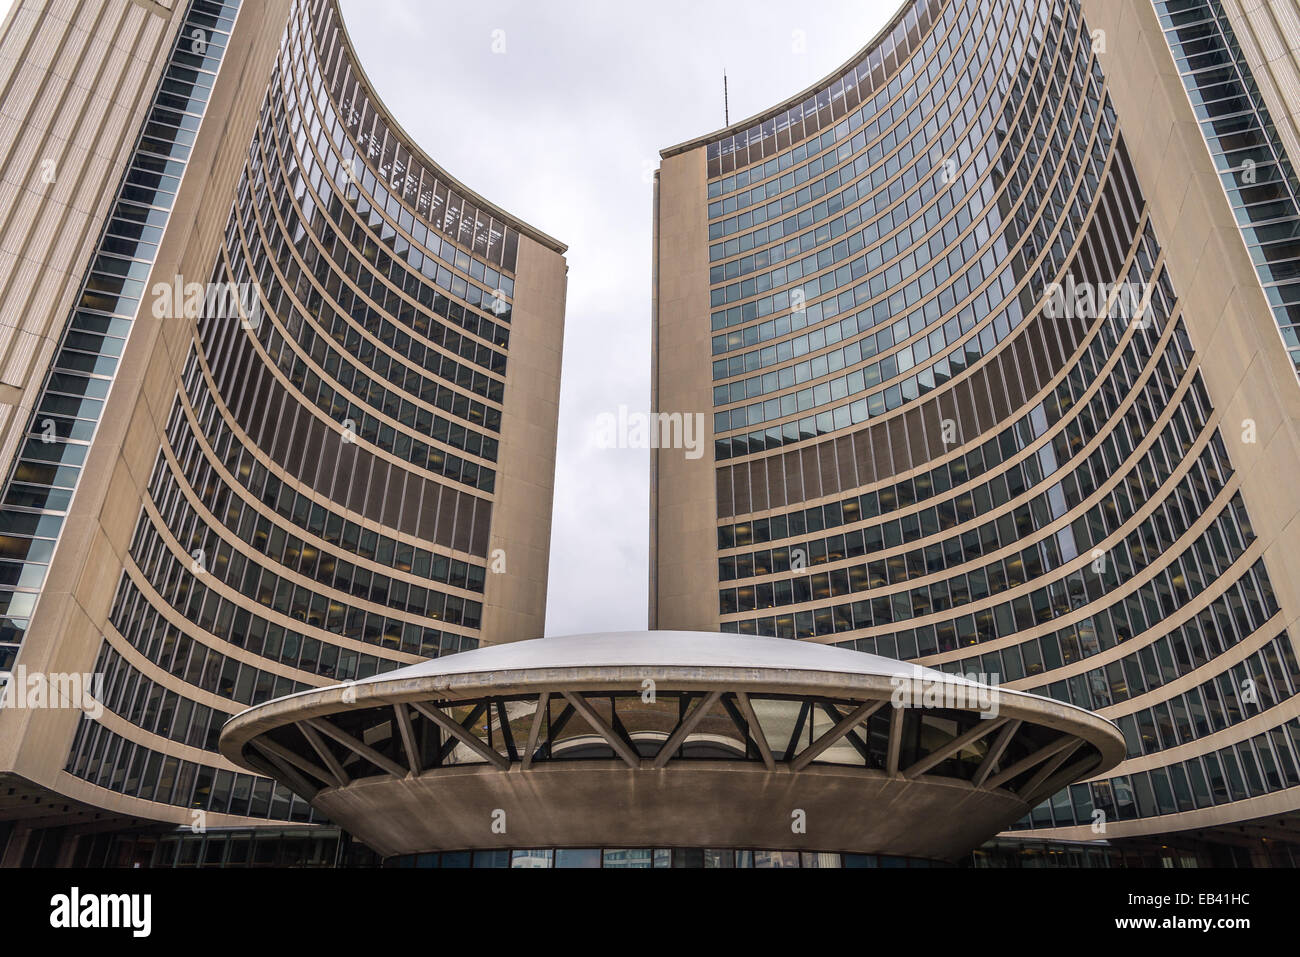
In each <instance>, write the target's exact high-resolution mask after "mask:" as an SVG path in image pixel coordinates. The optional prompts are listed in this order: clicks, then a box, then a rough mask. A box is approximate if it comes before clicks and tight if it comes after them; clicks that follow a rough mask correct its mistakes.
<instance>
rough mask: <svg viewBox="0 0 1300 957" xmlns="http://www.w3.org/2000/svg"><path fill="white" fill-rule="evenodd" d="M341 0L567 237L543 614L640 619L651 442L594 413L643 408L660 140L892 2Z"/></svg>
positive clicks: (809, 57)
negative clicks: (608, 442)
mask: <svg viewBox="0 0 1300 957" xmlns="http://www.w3.org/2000/svg"><path fill="white" fill-rule="evenodd" d="M247 2H253V0H247ZM341 2H342V6H343V13H344V19H345V20H346V22H347V26H348V30H349V32H350V33H351V35H352V39H353V42H354V43H355V44H356V46H357V48H358V51H359V54H360V57H361V60H362V63H363V65H364V67H365V69H366V71H367V73H368V74H369V76H370V78H371V80H372V81H373V82H374V84H375V85H376V86H377V87H378V92H379V95H380V96H381V97H382V98H383V100H384V101H385V102H386V103H387V105H388V107H389V109H390V110H391V111H392V112H393V114H394V115H395V116H396V117H397V119H398V121H399V122H400V123H402V124H403V126H404V127H405V128H406V130H407V131H408V132H409V133H410V134H411V135H412V136H413V137H414V139H415V140H416V142H418V143H419V144H420V145H421V146H422V147H423V148H424V149H425V150H426V151H427V152H428V153H429V154H430V155H431V156H432V157H433V158H434V159H435V160H436V161H437V162H438V163H439V164H440V165H441V166H443V167H444V168H445V169H446V170H447V172H449V173H450V174H451V175H452V176H455V177H456V178H457V179H459V180H460V181H461V182H463V183H465V184H466V185H467V186H469V187H470V188H471V189H473V190H475V191H477V192H479V193H481V194H482V195H484V196H486V197H487V198H488V199H490V200H491V201H493V202H495V203H497V204H498V205H500V206H502V207H503V208H505V209H506V210H508V211H510V212H511V213H513V214H515V215H517V216H519V217H520V218H522V219H524V220H525V221H526V222H529V223H531V224H533V225H534V226H536V227H537V228H538V229H541V230H542V231H544V232H547V233H550V234H551V235H552V236H555V237H556V238H557V239H559V240H560V241H562V242H564V243H567V244H568V246H569V253H568V262H569V296H568V310H567V318H566V326H565V336H564V339H565V342H564V380H563V389H562V392H561V400H560V435H559V460H558V466H557V470H556V477H555V517H554V524H553V528H552V537H551V575H550V597H549V603H548V608H547V626H546V630H547V634H550V635H561V634H573V633H579V632H586V631H599V630H609V629H617V630H637V629H643V628H645V625H646V603H647V590H648V584H647V542H648V526H649V492H648V487H649V472H648V470H649V454H648V453H647V452H644V451H636V450H616V449H613V450H608V449H600V448H597V447H596V443H595V436H594V432H595V429H594V427H595V424H596V421H597V416H599V415H600V414H601V413H602V412H614V411H615V410H617V408H618V407H619V406H620V405H626V406H627V407H628V408H629V409H630V410H631V411H647V410H648V408H649V395H650V252H651V249H650V247H651V242H650V239H651V236H650V228H651V186H650V172H651V171H653V170H654V169H655V168H656V167H657V166H658V157H659V150H660V149H663V148H664V147H667V146H671V145H673V144H675V143H679V142H681V141H683V140H687V139H691V138H694V137H696V136H699V135H701V134H704V133H708V132H710V131H712V130H715V129H718V128H719V127H721V126H722V125H723V112H722V71H723V68H724V67H725V68H726V71H727V75H728V77H729V79H730V90H731V116H732V117H733V118H734V119H737V120H739V119H742V118H744V117H748V116H751V115H753V114H754V113H756V112H758V111H759V110H762V109H765V108H766V107H769V106H772V105H773V104H775V103H777V102H779V101H780V100H783V99H785V98H786V97H788V96H792V95H793V94H795V93H798V92H799V91H801V90H803V89H804V88H805V87H807V86H808V85H809V84H811V83H813V82H814V81H816V80H818V79H819V78H821V77H823V76H825V75H826V74H827V73H829V72H830V71H831V70H833V69H835V68H836V67H838V66H839V65H840V64H841V63H843V62H844V61H845V60H847V59H848V58H849V57H850V56H852V55H853V54H854V53H855V52H856V51H857V50H858V49H860V48H861V47H862V46H864V45H865V44H866V43H867V41H868V40H870V39H871V38H872V36H874V35H875V33H876V31H877V30H878V29H879V28H880V27H881V26H883V24H884V23H885V22H886V21H887V20H888V19H889V17H890V16H891V14H892V13H893V12H894V11H895V10H896V9H897V8H898V6H899V5H900V3H901V0H781V2H776V0H743V2H742V0H661V2H657V3H644V2H628V0H476V2H473V3H442V2H434V0H341ZM11 5H12V0H0V17H2V16H3V14H4V13H5V12H7V11H8V8H9V7H10V6H11ZM503 45H504V52H494V48H495V49H498V50H499V49H501V48H502V46H503ZM701 319H703V317H701ZM520 637H533V636H531V635H529V636H520Z"/></svg>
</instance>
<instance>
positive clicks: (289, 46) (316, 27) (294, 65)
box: [272, 3, 518, 305]
mask: <svg viewBox="0 0 1300 957" xmlns="http://www.w3.org/2000/svg"><path fill="white" fill-rule="evenodd" d="M314 6H315V9H313V10H311V11H309V10H308V9H307V7H308V4H306V3H299V4H295V5H294V7H293V9H292V11H291V15H290V20H289V30H288V33H287V34H286V36H285V39H284V42H283V43H282V44H281V46H280V57H279V61H278V63H277V65H276V69H275V72H274V73H273V74H272V76H273V79H272V88H273V91H274V94H275V96H276V98H277V99H278V98H280V95H281V94H280V91H279V89H278V87H279V77H281V76H283V77H284V78H285V79H286V82H285V92H284V99H285V101H286V102H287V105H288V107H289V108H290V109H291V110H292V111H294V112H297V113H302V115H303V118H304V119H305V120H306V121H307V122H308V124H309V126H310V133H311V137H312V139H313V140H314V141H315V143H316V144H317V149H318V150H319V151H320V152H321V153H322V154H323V153H324V152H325V151H326V149H327V147H328V146H329V145H331V144H332V145H333V147H334V149H335V150H336V151H337V152H338V153H339V154H340V155H341V156H343V157H346V158H345V159H344V162H345V163H346V164H347V165H348V166H349V167H353V168H354V169H355V173H354V174H353V175H354V178H355V180H356V181H357V182H358V183H359V184H364V185H365V186H366V192H367V194H368V195H369V197H371V198H373V201H374V203H375V205H377V206H379V207H381V208H386V209H387V210H388V212H389V216H390V217H391V220H392V222H393V223H394V224H396V223H398V222H399V221H400V222H401V224H402V226H403V228H404V229H405V230H406V231H407V233H408V234H409V235H411V236H412V238H414V236H415V234H416V229H415V217H416V215H421V214H423V213H425V212H426V209H422V208H421V201H423V200H425V199H426V196H427V197H428V200H429V201H430V204H431V205H432V204H436V203H437V202H438V197H439V196H441V197H443V198H444V199H451V195H450V193H448V192H447V191H445V188H444V189H440V188H439V187H441V186H442V184H440V183H435V181H434V180H433V177H432V175H431V176H430V180H429V184H428V186H429V188H428V190H427V191H426V192H420V191H419V190H418V181H417V182H412V181H411V179H410V178H409V177H408V178H406V180H405V182H404V181H403V172H405V170H403V169H398V168H397V163H398V162H399V161H396V160H394V159H390V158H388V157H383V158H381V156H380V153H381V152H382V151H383V150H384V147H385V141H386V140H387V141H388V142H389V143H391V144H394V145H396V140H397V137H396V134H395V132H394V131H392V130H390V129H389V128H388V126H387V124H386V123H384V122H381V121H376V123H375V129H374V132H373V133H365V132H361V131H358V130H351V131H346V132H345V130H344V123H345V122H347V121H349V120H350V119H354V118H355V114H351V115H350V113H349V108H348V107H347V106H346V105H344V106H342V108H341V109H339V110H337V111H336V110H335V108H334V105H333V104H332V103H331V101H330V97H331V91H328V90H327V89H326V87H327V84H326V80H325V76H326V74H328V73H329V72H330V70H329V68H328V67H324V68H322V66H321V63H322V60H325V61H328V60H329V59H330V58H331V57H332V56H335V55H338V58H339V61H340V65H341V66H342V67H343V69H350V68H351V63H350V60H351V58H350V57H349V56H346V55H343V51H342V47H343V43H342V42H341V39H340V33H341V32H342V31H341V29H340V28H339V27H338V26H337V25H335V24H334V23H333V17H334V16H335V12H334V11H333V10H331V9H328V8H327V7H323V6H321V5H319V4H316V5H314ZM318 51H324V52H322V53H321V55H320V57H319V58H318ZM338 79H339V77H338V75H337V74H336V76H335V82H336V83H337V81H338ZM333 92H334V94H335V95H337V92H338V91H337V89H336V90H335V91H333ZM357 96H358V97H360V98H363V99H365V98H368V91H367V90H366V89H365V88H364V86H362V85H361V84H358V85H357ZM318 104H320V105H318ZM366 106H367V107H368V106H369V103H368V101H367V103H366ZM373 118H374V117H372V119H373ZM347 132H353V133H354V135H355V138H356V142H355V145H354V143H353V141H352V140H351V139H349V137H348V135H347ZM404 146H405V144H401V145H400V146H397V149H399V150H400V149H402V147H404ZM367 164H368V165H367ZM410 172H411V173H412V176H418V175H419V174H418V173H417V171H415V170H411V171H410ZM430 173H432V171H430ZM367 174H369V175H367ZM404 186H405V187H406V190H407V192H408V195H407V197H406V198H405V200H403V199H402V198H401V197H400V196H399V195H397V194H399V193H400V192H402V191H403V187H404ZM386 187H387V188H386ZM390 190H391V192H390ZM457 199H459V197H457ZM452 205H455V206H457V207H459V203H448V207H449V208H448V213H449V214H450V213H451V209H450V207H451V206H452ZM427 211H428V212H432V213H434V216H432V217H426V218H427V219H428V221H429V222H430V223H432V224H433V225H434V226H435V228H436V229H437V230H440V231H441V232H442V233H443V234H445V236H446V237H450V239H454V240H456V241H457V242H459V243H460V245H461V246H463V247H465V248H466V249H472V254H471V253H470V252H465V251H463V250H458V249H456V248H455V247H453V246H452V245H451V241H450V239H448V238H443V237H440V236H439V235H438V232H437V231H429V230H427V229H426V230H425V231H424V236H423V242H422V243H421V245H422V246H424V248H425V249H426V250H427V251H429V252H430V253H431V254H433V255H437V256H439V257H440V258H446V259H447V260H448V261H450V262H454V263H455V264H456V266H457V268H458V269H460V270H461V272H464V273H469V274H470V275H471V276H472V277H473V278H474V280H475V283H474V284H468V283H466V281H465V280H464V279H461V278H459V277H458V278H457V280H456V282H457V284H458V285H459V286H460V287H462V288H467V290H468V291H467V293H461V292H458V293H457V294H458V295H459V296H460V298H462V299H469V300H471V301H472V302H473V304H474V305H478V304H479V303H480V302H481V301H483V300H484V299H485V298H491V297H492V295H493V293H494V292H495V290H496V289H497V288H498V287H499V286H504V285H506V284H508V283H510V280H509V279H508V278H507V277H504V276H501V275H500V274H497V275H496V278H497V284H496V285H492V286H488V288H487V289H484V288H483V287H482V285H480V284H486V282H487V276H488V270H491V271H492V272H493V273H496V272H497V271H496V269H495V268H494V266H498V265H500V266H502V267H503V268H505V269H506V270H507V271H513V270H514V267H515V263H514V261H513V258H514V253H515V252H516V251H517V244H518V235H517V234H514V230H513V229H512V228H510V227H507V226H506V225H505V224H504V223H501V222H498V221H495V220H493V219H492V218H491V217H487V216H485V217H484V218H483V220H482V221H481V222H476V221H475V220H473V219H471V220H469V221H468V222H456V221H453V220H451V219H450V216H449V218H448V219H447V220H445V221H443V222H441V223H439V222H437V219H436V210H427ZM403 213H405V216H403V215H402V214H403ZM467 226H468V227H469V229H470V231H471V232H473V231H475V230H478V231H479V232H480V233H481V235H467V234H465V232H464V229H465V227H467ZM507 234H513V235H507ZM503 239H505V240H506V242H505V243H503V242H502V240H503ZM480 240H482V247H481V248H480V246H479V241H480ZM507 244H509V245H510V246H512V247H513V248H511V249H509V250H507V249H505V246H506V245H507ZM507 252H509V253H510V254H511V260H510V261H509V262H506V263H502V254H504V253H507Z"/></svg>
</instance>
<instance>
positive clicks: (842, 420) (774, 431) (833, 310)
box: [715, 141, 1173, 459]
mask: <svg viewBox="0 0 1300 957" xmlns="http://www.w3.org/2000/svg"><path fill="white" fill-rule="evenodd" d="M1099 142H1100V141H1099ZM1104 165H1105V157H1104V155H1101V154H1094V155H1093V156H1092V161H1091V162H1090V164H1089V165H1088V168H1087V170H1088V172H1087V173H1086V174H1085V178H1089V179H1092V178H1099V174H1100V171H1101V170H1102V169H1103V167H1104ZM1049 202H1051V201H1050V200H1049ZM1075 205H1076V208H1075V209H1074V212H1073V215H1062V216H1061V218H1060V219H1059V220H1058V223H1059V229H1060V235H1058V237H1057V242H1056V243H1055V244H1054V245H1053V246H1052V247H1051V249H1050V251H1049V255H1048V258H1046V259H1044V261H1043V262H1042V263H1041V264H1040V269H1039V272H1037V273H1035V274H1034V276H1033V278H1032V279H1031V281H1030V285H1028V286H1026V287H1024V288H1023V289H1022V290H1021V292H1020V294H1019V296H1018V298H1017V299H1011V300H1009V302H1008V304H1007V306H1006V307H1005V308H1003V310H1002V311H1001V312H999V313H997V315H996V316H993V318H992V320H991V321H987V322H986V324H985V325H984V326H983V327H982V328H981V329H980V331H979V333H978V334H977V335H971V336H970V337H969V338H967V339H966V340H965V342H964V344H962V343H960V342H959V343H958V344H957V346H956V348H955V349H954V350H953V351H952V352H950V353H948V354H946V355H943V356H942V357H941V358H939V359H938V360H937V361H935V362H934V363H933V364H931V365H930V366H927V367H925V368H923V369H920V370H919V371H918V372H917V373H916V374H914V375H912V376H910V377H909V378H907V379H905V380H903V381H902V382H899V383H896V384H894V385H892V386H889V387H888V388H886V389H884V390H882V391H880V392H877V393H874V394H872V395H870V396H868V397H867V398H864V399H858V400H856V401H854V402H852V403H849V404H845V405H842V406H839V407H837V408H835V409H833V410H828V411H825V412H821V413H818V414H817V415H815V416H809V417H807V418H805V419H802V420H799V421H798V422H787V423H785V424H784V426H781V427H777V428H770V429H768V430H767V432H766V434H765V433H763V432H758V433H750V434H749V435H748V436H736V437H734V438H731V439H730V440H727V439H720V440H718V441H717V442H716V451H717V457H718V458H722V459H725V458H730V457H732V456H733V455H737V454H740V455H743V454H747V452H749V451H752V450H754V449H755V448H757V449H759V450H761V449H763V448H766V447H772V446H774V445H775V446H777V447H779V446H780V445H784V444H789V443H790V442H800V441H804V440H806V439H809V438H813V437H816V436H817V435H821V434H827V433H830V432H833V431H838V430H841V429H846V428H849V427H850V426H852V425H854V424H860V423H861V422H864V421H866V420H867V419H868V418H872V417H878V416H880V415H883V414H884V413H885V412H889V411H892V410H894V409H897V408H899V407H900V406H902V405H903V404H904V403H906V402H910V401H913V400H915V399H917V398H919V397H920V396H922V395H924V394H928V393H930V392H932V391H934V389H936V388H937V387H938V386H940V385H942V384H943V383H945V382H947V381H948V380H949V379H951V378H955V377H956V376H957V375H959V374H960V373H961V372H962V371H963V370H965V369H966V368H968V367H970V366H973V365H974V364H975V363H976V362H977V361H978V360H979V359H980V358H981V357H982V356H985V355H987V354H989V353H991V352H992V351H993V349H994V348H995V347H996V345H997V344H998V343H1000V342H1002V341H1004V340H1005V339H1006V338H1007V337H1008V336H1009V335H1010V333H1011V331H1012V330H1013V329H1014V328H1018V327H1019V326H1021V325H1022V322H1023V317H1024V316H1025V315H1027V314H1030V313H1031V312H1032V304H1033V303H1034V302H1035V301H1036V295H1038V294H1041V293H1042V292H1043V291H1044V290H1045V289H1046V287H1047V280H1048V277H1049V276H1055V275H1056V274H1057V272H1058V270H1059V269H1060V267H1061V266H1062V265H1063V264H1064V258H1065V255H1066V252H1067V251H1068V249H1069V248H1070V247H1072V245H1073V242H1074V237H1075V235H1076V224H1078V223H1082V222H1086V221H1088V220H1087V217H1085V215H1084V210H1085V207H1084V206H1083V205H1082V204H1081V203H1080V202H1079V198H1078V197H1076V200H1075ZM1105 208H1106V207H1105V206H1104V205H1103V206H1102V207H1101V208H1100V209H1099V211H1098V215H1096V216H1094V217H1092V220H1093V227H1094V228H1096V229H1105V228H1107V226H1108V225H1109V223H1106V224H1098V223H1097V222H1096V220H1097V219H1099V218H1104V210H1105ZM1061 212H1062V213H1063V214H1064V213H1065V210H1064V209H1063V210H1061ZM971 268H972V270H979V269H981V268H982V267H981V266H980V265H979V263H976V264H974V265H973V266H972V267H971ZM1135 268H1136V267H1135ZM1160 287H1161V295H1160V296H1159V297H1153V302H1152V308H1151V310H1150V311H1151V312H1157V311H1161V310H1163V311H1165V313H1166V314H1167V310H1168V308H1169V305H1170V303H1171V302H1172V299H1173V297H1172V291H1171V290H1169V289H1168V287H1167V284H1166V283H1164V282H1163V281H1162V282H1161V283H1160ZM967 288H968V287H967V285H966V279H965V277H964V276H963V277H959V278H958V281H957V283H956V284H955V285H954V286H953V287H952V288H950V289H948V290H945V291H944V293H943V294H942V295H941V296H940V297H939V300H938V302H939V307H938V308H937V309H935V310H933V311H934V312H935V315H936V320H935V321H936V322H937V321H939V320H941V319H942V316H943V315H944V314H946V313H948V312H950V311H952V309H953V308H954V307H955V305H956V303H958V302H960V301H961V300H962V299H964V298H965V297H966V295H967ZM972 288H973V287H972ZM1014 289H1015V279H1014V276H1013V271H1012V269H1011V268H1010V267H1008V268H1007V269H1004V270H1003V272H1002V273H1001V276H1000V278H999V279H997V280H995V281H994V283H993V285H992V286H990V287H989V288H988V289H986V290H983V291H980V292H978V293H977V295H976V298H975V299H974V300H973V301H972V302H971V303H969V304H968V306H967V307H965V308H964V309H963V311H962V313H960V314H959V327H960V328H961V329H963V330H964V329H966V327H969V329H970V330H974V329H975V328H976V326H977V325H978V322H979V320H980V313H981V312H984V311H985V310H986V309H987V310H988V311H987V313H986V315H989V314H991V313H992V311H993V307H992V305H991V304H992V303H996V302H998V301H999V300H1001V299H1002V298H1003V297H1004V296H1005V297H1009V296H1010V295H1011V293H1012V291H1013V290H1014ZM844 295H848V296H850V298H852V294H851V293H847V294H844ZM894 296H904V297H905V296H906V294H905V293H895V294H894ZM841 298H843V297H841ZM891 298H892V297H891ZM825 305H826V306H827V310H829V313H830V314H831V315H836V314H838V313H839V312H840V311H842V309H841V307H840V306H839V305H834V304H833V301H831V300H828V302H827V303H826V304H825ZM852 305H853V303H852V302H845V303H844V307H845V308H849V307H851V306H852ZM897 305H898V308H900V309H901V307H902V305H903V302H902V301H900V302H899V303H898V304H897ZM966 309H969V310H970V312H969V313H967V312H966V311H965V310H966ZM894 314H896V310H895V307H894V305H893V304H892V303H891V304H886V305H885V310H884V314H883V315H882V319H885V320H889V319H892V317H893V315H894ZM1160 318H1161V320H1163V319H1164V318H1165V316H1164V315H1162V316H1161V317H1160ZM908 321H909V328H910V320H908ZM922 328H923V327H922ZM936 331H937V332H938V331H941V330H936ZM960 334H961V335H966V334H967V333H966V332H965V331H962V332H961V333H960ZM918 345H919V346H920V347H921V351H922V352H924V354H925V356H926V358H932V356H931V353H930V345H929V338H928V337H926V338H923V339H919V340H917V342H916V343H914V344H913V345H912V346H909V347H908V348H907V350H906V354H905V355H904V354H901V353H900V354H899V355H895V356H890V357H887V359H885V360H882V361H881V362H879V363H876V364H874V366H873V368H879V369H880V373H879V374H880V375H881V376H882V379H881V381H885V379H884V373H886V372H889V373H892V374H894V375H898V374H902V373H904V372H907V371H908V370H909V369H910V368H912V367H914V365H915V363H916V362H917V359H916V355H917V351H916V350H917V346H918ZM945 345H947V343H946V337H945ZM900 359H901V361H900ZM908 362H910V363H913V366H908V367H907V368H904V367H903V365H904V364H906V363H908ZM875 374H876V373H872V378H873V379H874V376H875ZM849 384H850V383H849V381H848V379H847V377H846V378H844V379H841V380H839V382H838V384H836V385H834V386H833V385H832V384H831V383H826V384H823V385H822V386H820V387H819V388H821V389H823V390H824V392H825V394H824V395H822V396H818V395H817V394H816V392H815V391H813V390H806V391H807V392H808V394H807V395H806V396H805V398H804V404H807V403H808V402H812V403H814V404H815V403H816V402H817V400H818V399H819V398H820V399H825V400H826V401H828V402H830V401H834V399H835V395H834V394H833V393H832V391H831V390H832V388H835V389H837V390H838V391H839V392H842V393H843V395H844V397H847V396H848V395H849V394H850V393H849V388H848V387H849ZM854 385H855V386H856V380H855V382H854ZM862 387H863V388H866V387H867V383H866V373H865V370H864V374H863V382H862ZM782 401H784V402H785V403H786V407H785V408H784V409H783V407H782V405H781V402H782ZM791 403H794V404H795V408H793V409H791V408H789V406H790V404H791ZM798 404H799V400H798V399H797V398H796V397H790V396H787V397H785V398H784V399H783V400H768V402H766V403H758V404H755V405H752V406H749V407H746V408H744V409H738V410H735V412H733V413H732V415H731V428H739V427H743V426H747V425H748V424H749V423H750V421H751V420H753V423H754V424H758V423H761V422H764V421H768V419H769V418H771V417H781V416H783V415H786V414H793V413H794V412H797V411H799V409H798ZM738 416H739V417H740V418H739V420H738V418H737V417H738ZM715 428H718V429H722V428H724V426H723V423H722V422H721V421H718V422H717V423H716V424H715ZM773 439H774V440H775V442H773V441H771V440H773Z"/></svg>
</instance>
